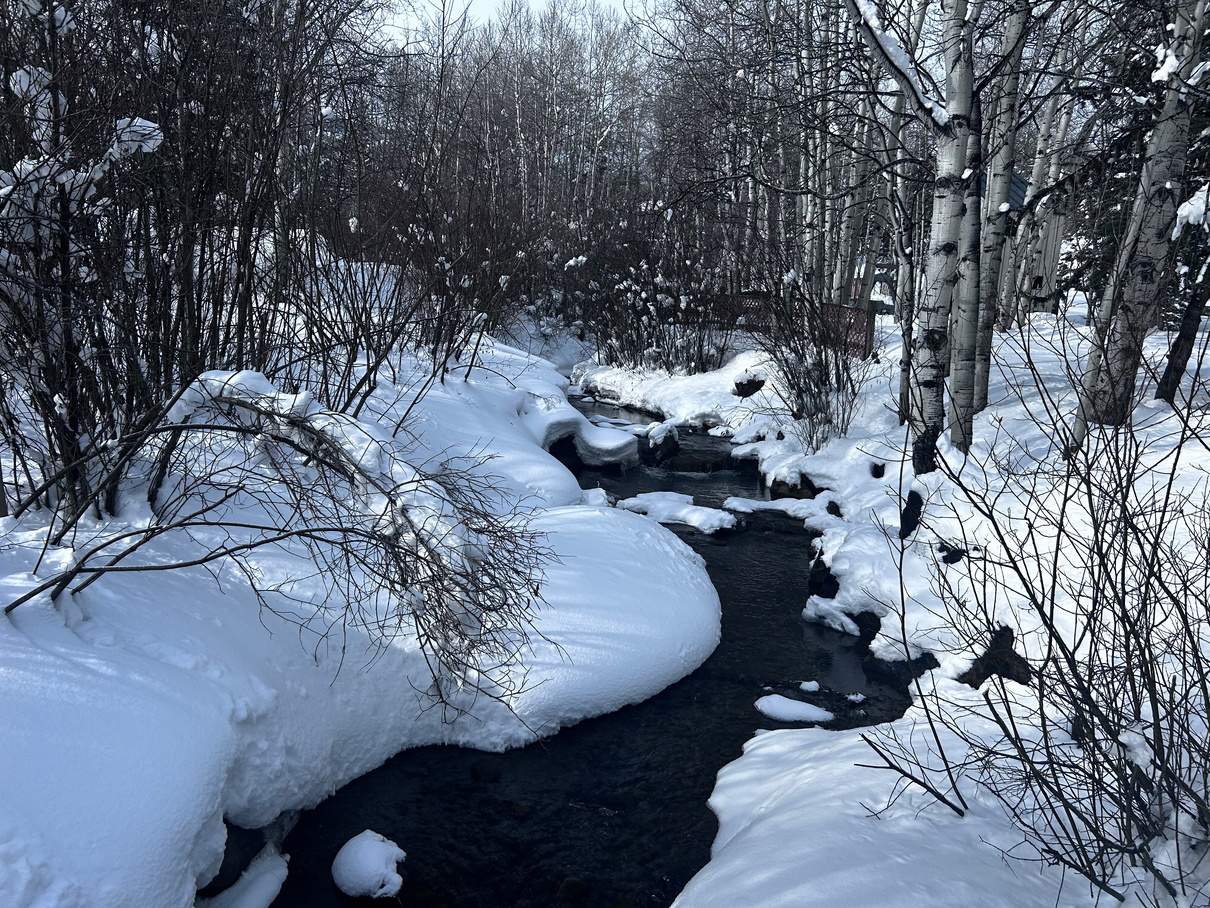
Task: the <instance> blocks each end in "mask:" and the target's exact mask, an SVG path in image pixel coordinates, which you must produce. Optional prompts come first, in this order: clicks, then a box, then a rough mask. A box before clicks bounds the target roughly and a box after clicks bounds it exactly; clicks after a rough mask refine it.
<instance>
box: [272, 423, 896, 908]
mask: <svg viewBox="0 0 1210 908" xmlns="http://www.w3.org/2000/svg"><path fill="white" fill-rule="evenodd" d="M594 412H597V413H599V414H602V415H608V416H614V417H616V416H617V413H618V411H617V410H616V409H613V408H608V407H601V406H599V407H597V408H595V410H594ZM624 415H625V416H630V414H624ZM682 441H683V442H684V444H683V446H682V453H683V454H684V455H685V456H686V458H688V459H689V461H691V462H690V463H689V466H690V467H694V466H696V467H697V468H698V469H702V468H703V467H704V468H705V469H711V468H712V467H718V466H727V465H728V461H727V458H726V456H725V455H726V451H727V450H728V447H729V445H728V443H727V442H726V441H725V440H722V439H714V438H709V437H707V436H700V435H696V436H695V435H686V434H685V433H684V432H683V431H682ZM678 461H679V462H678ZM685 462H686V461H685V459H684V458H677V459H675V460H673V461H671V462H670V465H671V466H674V467H680V466H681V465H682V464H683V463H685ZM732 466H733V464H732ZM578 475H579V479H580V484H581V486H583V487H584V488H595V487H597V486H598V485H599V486H601V487H603V488H604V489H606V491H608V492H609V493H610V494H611V495H614V496H616V497H619V498H626V497H630V496H633V495H635V494H637V493H639V492H647V491H675V492H682V493H686V494H690V495H693V496H694V499H695V503H697V504H699V505H704V506H709V507H719V506H721V504H722V502H723V500H724V499H725V498H727V497H729V496H732V495H736V496H741V497H745V498H763V497H767V496H766V493H765V491H764V490H763V489H762V488H761V486H760V482H759V479H758V477H757V475H756V473H755V472H754V471H743V470H737V469H712V470H711V471H710V472H678V471H677V470H668V469H659V468H652V467H636V468H632V469H630V470H626V471H618V470H616V469H614V470H592V469H580V470H579V471H578ZM742 519H743V524H742V525H741V527H740V528H739V529H737V530H736V531H733V532H731V533H727V534H726V535H723V534H719V535H716V536H707V535H703V534H700V533H698V532H696V531H694V530H692V529H689V528H687V527H684V528H682V527H674V528H673V529H675V530H676V531H677V534H678V535H679V536H680V537H681V538H682V539H683V540H685V541H686V542H687V543H688V544H689V545H691V546H692V547H693V548H694V549H695V550H696V551H697V552H699V553H700V554H701V555H702V556H703V557H704V558H705V559H706V563H707V566H708V569H709V572H710V577H711V579H712V580H713V582H714V585H715V587H716V588H717V590H718V593H719V597H720V599H721V600H722V608H723V613H722V642H721V643H720V644H719V646H718V648H717V649H716V650H715V652H714V654H713V655H712V656H711V657H710V658H709V659H708V660H707V661H706V662H705V664H704V665H702V666H701V667H700V668H699V669H698V670H697V671H696V672H694V673H693V674H692V675H690V676H689V677H687V678H685V679H684V680H682V681H680V682H678V683H677V684H674V685H672V686H671V687H669V688H667V689H666V690H664V691H663V692H661V693H660V694H657V695H656V696H655V697H652V698H651V699H649V700H647V701H645V702H643V703H641V704H638V705H636V706H629V707H626V708H624V709H622V710H619V711H618V712H616V713H611V714H609V715H606V716H601V717H599V718H596V719H589V720H586V721H584V722H581V723H579V724H578V725H575V726H573V727H571V728H567V729H564V730H563V731H561V732H559V733H558V734H557V735H555V736H554V737H551V738H548V739H546V740H544V741H540V742H537V743H535V744H531V745H529V746H528V747H524V748H520V749H517V750H512V751H508V752H506V753H500V754H496V753H482V752H479V751H474V750H468V749H463V748H458V747H452V746H434V747H424V748H417V749H413V750H407V751H404V752H402V753H400V754H399V755H398V756H396V757H394V758H393V759H391V760H389V761H387V763H386V764H384V765H383V766H382V767H380V768H379V769H377V770H375V771H374V772H371V773H369V774H368V775H365V776H363V777H361V778H359V779H357V780H355V781H353V782H351V783H349V784H348V785H346V786H345V787H344V788H342V789H341V790H340V791H338V792H337V793H336V794H335V795H333V796H332V797H331V798H329V799H328V800H326V801H324V802H323V803H322V804H320V805H319V806H318V807H317V808H315V809H314V810H311V811H307V812H306V813H304V814H303V815H302V816H301V818H300V820H299V822H298V824H297V826H295V828H294V829H293V831H292V832H291V833H290V834H289V836H288V837H287V838H286V840H285V842H284V844H283V846H282V850H283V851H284V852H285V853H287V854H289V855H291V859H290V874H289V877H288V878H287V880H286V883H285V885H284V887H283V888H282V892H281V895H280V896H279V897H278V899H277V901H276V902H274V905H275V906H281V908H311V906H347V905H355V904H366V905H370V904H384V902H376V901H373V900H370V899H353V898H349V897H347V896H345V895H343V894H342V893H341V892H340V891H339V890H337V889H336V887H335V885H334V884H333V883H332V877H331V872H330V869H331V866H332V859H333V858H334V857H335V854H336V852H337V851H338V850H339V848H340V847H341V845H343V844H344V843H345V842H346V841H347V840H348V839H349V838H351V837H352V836H354V835H356V834H358V833H360V832H361V831H362V830H364V829H373V830H375V831H376V832H379V833H382V834H383V835H385V836H386V837H387V838H389V839H392V840H394V841H396V842H398V843H399V845H400V847H401V848H403V849H404V850H405V851H406V852H407V855H408V857H407V860H406V861H405V862H404V863H403V864H401V865H400V873H401V874H402V876H403V879H404V884H403V889H402V890H401V891H400V893H399V897H398V898H399V901H398V903H399V904H403V905H409V906H422V908H437V906H447V908H522V906H525V908H530V906H532V908H548V906H559V905H582V906H592V908H597V906H600V908H605V906H609V908H613V906H649V908H656V906H667V905H669V904H670V903H671V902H672V900H673V899H674V898H675V897H676V895H677V894H678V893H679V892H680V890H681V889H682V888H683V887H684V886H685V884H686V883H687V882H688V881H689V878H690V877H692V876H693V874H694V873H696V872H697V871H698V870H699V869H700V868H701V867H702V866H703V865H705V863H706V861H707V860H708V859H709V857H710V845H711V842H712V841H713V839H714V835H715V832H716V831H717V828H718V826H717V823H716V821H715V818H714V815H713V814H712V813H711V812H710V809H709V808H708V807H707V804H706V802H707V799H708V798H709V797H710V793H711V791H712V790H713V787H714V780H715V774H716V773H717V772H718V770H719V769H720V768H722V766H723V765H724V764H726V763H728V762H730V761H731V760H734V759H735V758H736V757H738V756H739V755H740V753H741V749H742V747H743V744H744V742H745V741H747V740H748V739H749V738H751V737H752V735H753V734H754V733H755V732H756V730H757V729H762V728H787V727H796V723H782V722H777V721H775V720H772V719H769V718H766V717H765V716H763V715H762V714H761V713H759V712H758V711H757V710H756V708H755V706H754V705H753V704H754V703H755V701H756V700H757V699H758V698H759V697H761V696H762V695H764V694H766V693H770V692H773V693H781V694H784V695H786V696H788V697H795V698H797V699H809V700H810V702H812V703H816V704H818V705H820V706H822V707H824V708H826V709H828V710H831V711H832V712H834V713H835V714H836V717H837V718H836V721H835V722H834V723H831V727H841V728H843V727H853V726H858V725H869V724H873V723H876V722H882V721H887V720H889V719H891V718H894V717H896V716H898V715H900V714H901V713H902V712H903V710H904V709H905V708H906V706H907V703H908V698H907V695H906V687H905V686H902V685H892V684H888V683H881V682H880V681H876V680H872V679H870V678H868V677H867V675H866V668H867V667H868V666H867V663H866V662H865V660H864V659H863V653H864V651H865V644H864V642H863V641H859V640H857V639H855V638H853V637H851V636H848V635H844V634H840V633H837V632H835V631H832V630H830V629H828V628H825V627H822V626H820V625H815V624H809V623H807V622H805V621H803V620H802V618H801V617H800V612H801V610H802V605H803V601H804V600H805V599H806V597H807V595H808V594H809V592H813V591H817V592H821V593H823V594H825V595H826V587H827V584H829V583H833V584H834V580H832V578H831V575H830V574H828V573H827V572H826V570H822V571H821V570H815V571H813V570H812V559H813V550H812V545H811V543H812V536H811V535H810V534H809V533H808V532H807V531H806V530H804V529H803V527H802V523H801V521H798V520H793V519H789V518H787V517H784V516H781V515H778V514H776V513H770V512H761V513H758V514H753V515H744V516H743V518H742ZM653 606H658V603H653ZM806 680H816V681H819V683H820V686H821V690H820V692H818V693H814V694H809V695H808V694H803V693H802V691H801V690H800V689H799V683H800V682H802V681H806ZM852 693H861V694H864V695H865V697H866V699H865V701H864V702H861V703H860V704H855V703H853V702H851V701H849V700H848V699H847V697H846V695H847V694H852ZM385 903H386V904H392V903H395V902H394V901H393V900H388V901H387V902H385Z"/></svg>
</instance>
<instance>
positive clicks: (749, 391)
mask: <svg viewBox="0 0 1210 908" xmlns="http://www.w3.org/2000/svg"><path fill="white" fill-rule="evenodd" d="M764 386H765V380H764V379H763V378H747V379H745V380H744V381H737V382H736V383H735V390H733V391H732V392H731V393H732V394H734V395H735V396H736V397H751V396H752V395H753V394H755V393H756V392H757V391H759V390H760V389H761V388H763V387H764Z"/></svg>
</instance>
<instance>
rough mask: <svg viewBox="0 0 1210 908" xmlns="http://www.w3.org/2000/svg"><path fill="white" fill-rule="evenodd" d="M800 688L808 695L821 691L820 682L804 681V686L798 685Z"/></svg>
mask: <svg viewBox="0 0 1210 908" xmlns="http://www.w3.org/2000/svg"><path fill="white" fill-rule="evenodd" d="M798 687H799V689H800V690H805V691H806V692H807V693H809V694H813V693H815V691H817V690H819V682H818V681H804V682H803V683H802V684H800V685H798Z"/></svg>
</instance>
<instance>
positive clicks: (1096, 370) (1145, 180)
mask: <svg viewBox="0 0 1210 908" xmlns="http://www.w3.org/2000/svg"><path fill="white" fill-rule="evenodd" d="M1205 8H1206V6H1205V0H1198V2H1196V3H1194V2H1190V0H1186V2H1184V3H1182V4H1181V7H1180V10H1179V13H1178V18H1177V22H1176V30H1175V32H1174V46H1173V48H1172V50H1173V51H1174V53H1175V54H1176V58H1177V59H1179V60H1180V61H1181V66H1180V68H1179V70H1178V71H1177V73H1176V74H1175V75H1174V76H1172V77H1171V78H1170V80H1169V84H1168V90H1167V92H1166V94H1165V99H1164V108H1163V110H1162V111H1161V113H1160V115H1159V116H1158V117H1157V119H1156V123H1155V127H1154V128H1153V129H1152V132H1151V138H1150V139H1149V140H1148V143H1147V152H1146V158H1145V160H1144V162H1143V171H1142V173H1141V174H1140V176H1139V186H1138V191H1137V192H1136V194H1135V198H1134V207H1133V209H1132V210H1131V216H1130V221H1129V224H1128V227H1127V232H1126V235H1125V237H1124V238H1123V241H1122V244H1121V246H1119V248H1118V254H1117V258H1116V260H1115V261H1114V267H1113V272H1112V274H1111V276H1110V280H1109V283H1108V285H1107V286H1106V288H1105V294H1104V296H1103V297H1102V299H1101V305H1100V307H1099V309H1098V311H1097V317H1096V324H1095V337H1094V343H1093V347H1092V350H1091V351H1090V353H1089V356H1088V364H1087V366H1086V368H1085V372H1084V379H1083V382H1082V383H1081V389H1080V402H1079V407H1078V409H1077V412H1076V420H1075V425H1074V426H1073V429H1072V434H1071V438H1070V441H1069V448H1068V450H1069V452H1074V451H1075V450H1078V449H1079V448H1080V447H1082V446H1083V444H1084V440H1085V438H1086V437H1087V435H1088V427H1089V424H1090V423H1092V422H1098V423H1101V424H1105V425H1122V424H1123V423H1125V422H1126V420H1127V419H1128V418H1129V416H1130V412H1131V409H1132V404H1133V399H1134V389H1135V384H1136V381H1137V373H1138V368H1139V363H1140V361H1141V360H1142V353H1143V341H1144V339H1145V338H1146V336H1147V334H1148V332H1149V331H1151V330H1152V329H1153V328H1154V327H1156V325H1157V324H1158V322H1159V317H1160V314H1161V311H1160V310H1161V307H1162V305H1163V297H1162V295H1161V294H1160V292H1159V291H1160V288H1161V287H1162V285H1163V279H1164V275H1163V265H1164V261H1165V259H1166V258H1167V255H1168V249H1169V246H1170V245H1171V243H1172V228H1173V225H1174V223H1175V220H1176V208H1177V201H1178V200H1179V199H1180V198H1181V185H1182V182H1183V180H1184V175H1185V159H1186V157H1187V154H1188V149H1189V121H1190V110H1191V105H1192V98H1191V97H1190V94H1191V93H1190V92H1188V91H1187V87H1186V86H1187V84H1188V80H1189V77H1190V75H1191V74H1192V72H1193V70H1194V68H1195V67H1196V66H1197V64H1198V60H1199V58H1200V51H1201V39H1202V29H1203V23H1204V17H1205Z"/></svg>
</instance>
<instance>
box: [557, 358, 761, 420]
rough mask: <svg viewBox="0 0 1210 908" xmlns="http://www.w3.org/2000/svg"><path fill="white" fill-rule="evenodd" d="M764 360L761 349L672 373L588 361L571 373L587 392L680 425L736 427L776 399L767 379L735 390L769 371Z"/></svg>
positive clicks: (756, 416) (573, 378)
mask: <svg viewBox="0 0 1210 908" xmlns="http://www.w3.org/2000/svg"><path fill="white" fill-rule="evenodd" d="M766 364H767V358H766V357H765V355H764V354H763V353H759V352H756V351H748V352H745V353H741V354H739V355H738V356H736V357H735V358H734V359H733V360H731V362H729V363H727V364H726V365H725V366H723V368H721V369H719V370H717V371H714V372H706V373H702V374H699V375H678V376H668V375H666V374H660V373H646V372H635V371H632V370H628V369H619V368H615V367H613V366H603V365H597V364H594V363H592V362H585V363H581V364H580V365H578V366H577V367H576V368H575V370H574V371H573V372H572V376H571V378H572V381H573V382H575V383H576V384H578V385H580V387H581V388H582V389H583V391H584V393H586V394H590V395H592V396H594V397H597V398H598V399H600V400H607V401H619V402H621V403H623V404H624V405H625V406H629V407H634V408H635V409H640V410H647V411H650V412H652V413H660V414H663V416H664V418H665V420H667V421H671V422H673V423H676V424H678V425H682V426H719V425H724V426H731V427H738V426H743V425H747V424H749V423H751V422H753V421H754V420H757V419H758V418H759V417H760V416H762V415H763V414H765V413H767V412H769V411H770V410H771V409H773V408H775V407H776V405H777V397H776V395H775V393H774V390H773V389H772V388H770V387H769V386H768V385H766V386H765V388H762V389H761V390H760V391H758V392H757V393H756V394H754V395H753V396H752V397H748V398H740V397H737V396H736V395H735V394H734V393H733V392H734V389H735V383H736V381H742V380H743V379H744V378H751V377H752V376H753V375H756V374H762V375H764V374H767V373H768V371H769V370H768V368H767V366H766Z"/></svg>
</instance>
